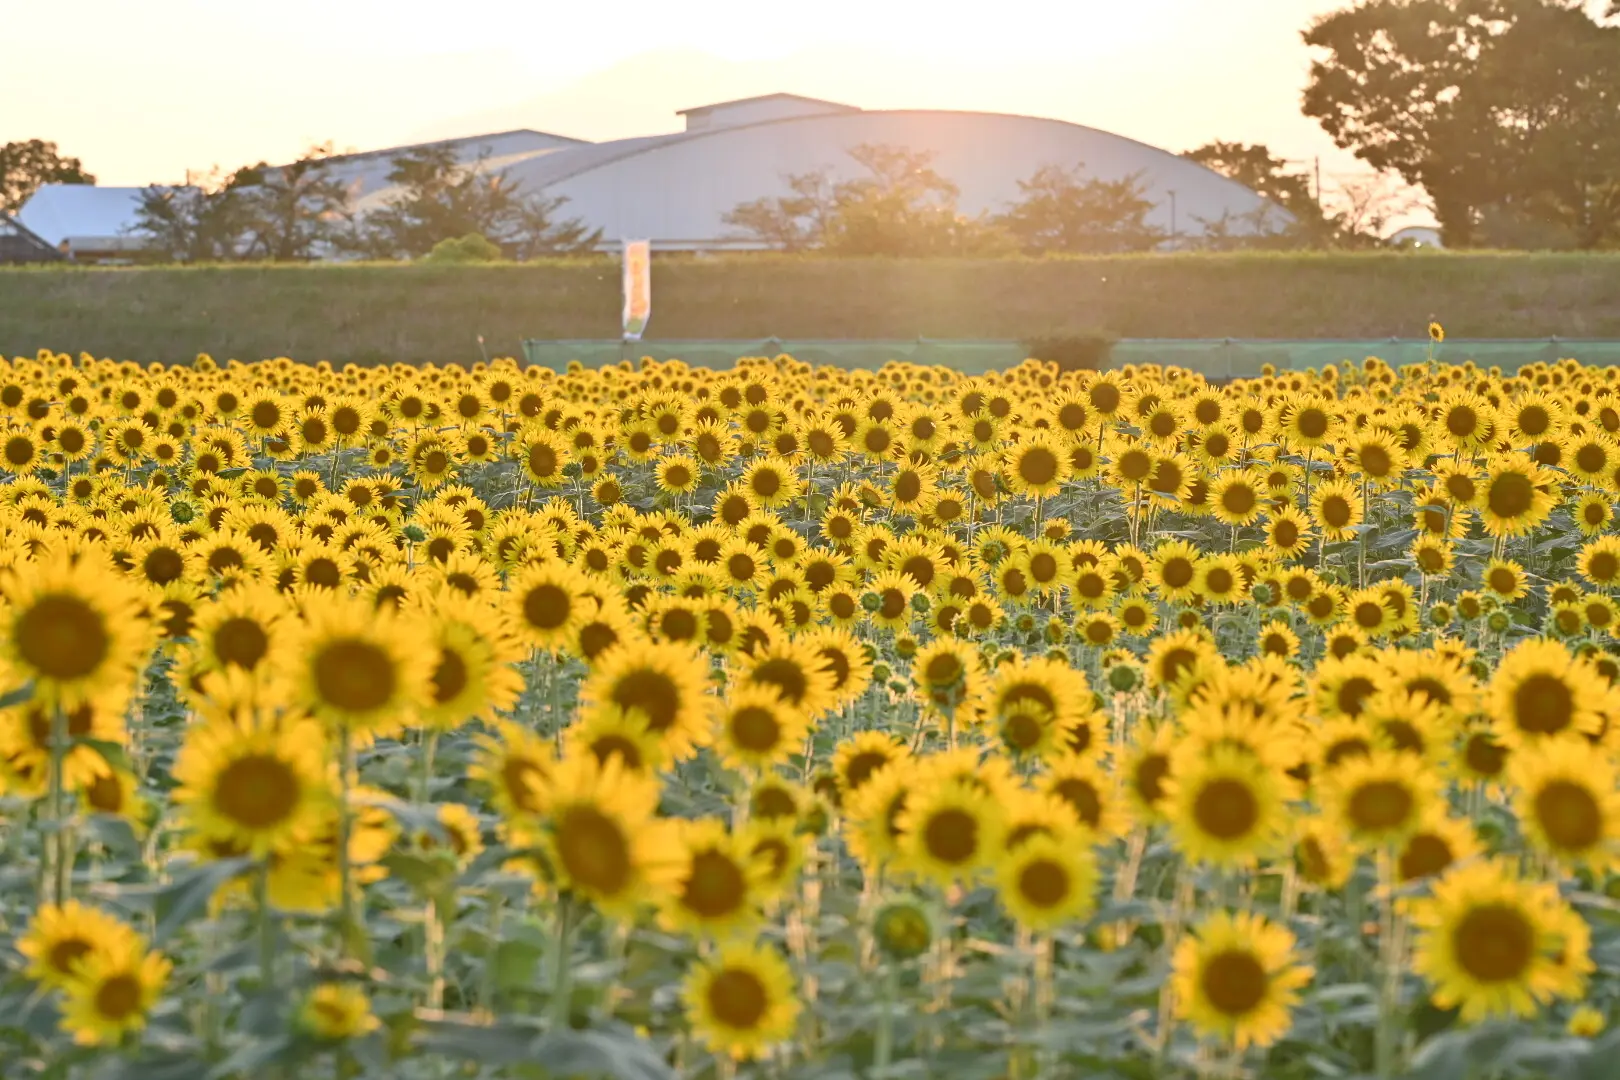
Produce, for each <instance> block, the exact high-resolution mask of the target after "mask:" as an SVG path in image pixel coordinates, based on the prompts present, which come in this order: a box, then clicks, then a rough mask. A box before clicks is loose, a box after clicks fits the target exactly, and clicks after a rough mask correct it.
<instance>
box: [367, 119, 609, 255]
mask: <svg viewBox="0 0 1620 1080" xmlns="http://www.w3.org/2000/svg"><path fill="white" fill-rule="evenodd" d="M388 181H389V183H391V184H393V185H395V187H396V188H398V192H397V194H395V195H394V196H393V197H392V198H391V199H390V200H389V201H388V203H387V204H386V205H384V206H381V207H378V208H377V209H375V210H372V211H370V212H369V213H367V214H365V215H364V216H363V217H361V218H360V219H359V220H358V221H356V222H355V225H354V228H353V231H352V233H351V236H350V241H349V243H350V246H351V247H353V248H354V250H356V251H357V252H359V253H360V254H363V255H366V256H369V257H372V258H382V259H414V258H419V257H421V256H423V255H426V254H427V253H428V252H430V251H432V250H433V246H434V245H435V244H437V243H438V242H439V241H441V240H448V239H453V238H456V237H462V236H468V235H473V234H477V235H482V236H485V237H487V238H489V239H490V240H491V241H492V242H494V243H495V244H496V245H497V246H499V247H500V248H501V250H502V252H503V253H504V254H506V255H507V256H508V257H511V258H532V257H534V256H535V255H540V254H573V253H578V252H584V251H589V250H592V249H594V248H595V247H596V245H597V243H599V242H600V240H601V232H600V230H596V231H591V230H587V229H586V228H585V227H584V226H583V225H581V224H580V223H579V222H578V221H576V220H559V219H558V218H557V211H558V209H559V208H560V207H561V206H562V205H563V200H561V199H557V198H547V197H545V196H525V195H524V194H523V193H522V192H521V190H520V189H519V188H518V185H517V184H516V182H515V181H513V180H511V179H510V178H509V177H506V176H504V175H502V174H501V173H499V172H496V171H494V170H492V169H488V168H486V167H485V162H484V161H483V160H479V161H477V162H473V163H472V164H463V163H462V162H461V161H459V160H458V159H457V157H456V155H455V151H454V150H452V149H451V148H449V147H444V146H429V147H423V148H420V149H416V150H411V151H408V152H406V153H404V154H401V155H400V156H399V157H397V158H395V159H394V162H393V168H392V169H391V170H390V171H389V173H388Z"/></svg>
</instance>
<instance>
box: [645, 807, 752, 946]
mask: <svg viewBox="0 0 1620 1080" xmlns="http://www.w3.org/2000/svg"><path fill="white" fill-rule="evenodd" d="M670 862H671V868H670V871H669V891H668V892H666V893H665V894H664V896H663V898H662V903H661V905H660V912H661V916H662V921H663V923H664V925H665V927H666V928H668V929H670V930H677V931H682V932H686V933H702V934H705V935H708V936H711V937H718V938H725V937H728V936H732V935H734V934H737V933H739V932H745V931H747V930H748V929H750V928H751V927H752V926H753V924H754V923H755V922H757V921H758V920H759V918H760V915H761V910H760V901H761V889H762V886H763V885H764V881H765V877H766V875H767V874H768V872H769V867H768V866H767V865H766V863H765V862H764V860H762V859H757V858H756V857H755V854H754V850H753V845H752V843H751V842H750V838H749V837H747V836H745V835H740V834H732V833H728V832H727V831H726V827H725V825H724V824H722V823H721V822H719V821H716V820H715V819H713V818H703V819H700V820H697V821H683V822H681V823H680V827H679V832H678V837H677V841H676V844H675V847H674V849H673V851H671V853H670Z"/></svg>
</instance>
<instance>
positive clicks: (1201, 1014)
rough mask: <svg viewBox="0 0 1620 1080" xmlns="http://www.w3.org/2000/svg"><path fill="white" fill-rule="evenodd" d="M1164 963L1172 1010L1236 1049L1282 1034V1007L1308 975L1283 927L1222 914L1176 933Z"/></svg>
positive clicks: (1285, 1020) (1286, 1021)
mask: <svg viewBox="0 0 1620 1080" xmlns="http://www.w3.org/2000/svg"><path fill="white" fill-rule="evenodd" d="M1171 969H1172V974H1171V986H1172V993H1173V994H1174V997H1175V1001H1176V1014H1177V1015H1178V1016H1180V1017H1181V1018H1182V1019H1184V1020H1186V1021H1188V1022H1189V1023H1190V1024H1192V1026H1193V1027H1194V1029H1196V1030H1197V1031H1198V1032H1200V1033H1201V1034H1208V1035H1214V1036H1216V1037H1218V1038H1220V1039H1223V1040H1226V1041H1228V1042H1230V1043H1231V1044H1232V1045H1233V1046H1234V1047H1236V1048H1237V1049H1239V1050H1241V1049H1244V1048H1246V1047H1249V1046H1270V1045H1271V1044H1272V1043H1274V1042H1276V1041H1277V1040H1278V1039H1280V1038H1281V1037H1282V1036H1283V1035H1285V1034H1287V1032H1288V1028H1289V1026H1290V1024H1291V1022H1292V1021H1291V1018H1290V1016H1289V1010H1290V1009H1291V1008H1292V1007H1293V1006H1294V1004H1295V1003H1296V1002H1297V1000H1298V998H1299V990H1300V988H1301V987H1303V986H1304V985H1305V984H1306V983H1308V982H1310V980H1311V974H1312V971H1311V968H1310V966H1309V965H1307V964H1303V963H1301V962H1300V961H1299V957H1298V954H1297V952H1296V951H1295V948H1294V935H1293V934H1291V933H1290V932H1289V931H1288V930H1287V928H1285V927H1282V926H1278V925H1277V924H1275V923H1272V922H1270V921H1269V920H1267V919H1266V918H1265V917H1264V916H1262V915H1258V914H1251V913H1240V914H1235V915H1234V914H1228V913H1226V912H1219V913H1217V914H1215V915H1211V916H1209V917H1208V918H1206V919H1204V920H1203V921H1202V922H1201V923H1199V925H1198V926H1197V927H1196V928H1194V930H1193V932H1192V934H1191V935H1190V936H1188V937H1186V938H1184V939H1182V941H1181V943H1180V944H1178V945H1177V946H1176V951H1175V956H1174V957H1173V958H1172V960H1171Z"/></svg>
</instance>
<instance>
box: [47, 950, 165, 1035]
mask: <svg viewBox="0 0 1620 1080" xmlns="http://www.w3.org/2000/svg"><path fill="white" fill-rule="evenodd" d="M173 967H174V965H172V964H171V963H169V961H168V960H166V959H164V958H163V957H162V956H161V955H159V954H158V953H156V952H151V951H149V950H148V949H147V947H146V943H145V942H144V941H143V940H141V939H139V938H135V939H132V940H125V941H123V942H120V943H119V944H118V945H116V946H114V947H112V948H109V949H106V950H104V951H98V952H92V953H90V954H88V955H87V956H85V958H84V959H83V960H81V961H80V962H79V964H78V965H77V967H76V969H75V971H76V974H75V976H74V978H73V980H72V981H71V982H69V984H68V985H67V987H66V994H65V996H64V1000H63V1002H62V1028H63V1030H65V1031H69V1032H72V1034H73V1041H74V1042H76V1043H78V1044H79V1045H81V1046H105V1045H117V1044H118V1043H120V1042H122V1041H123V1040H124V1038H125V1036H127V1035H128V1034H130V1033H131V1032H136V1031H140V1030H141V1029H142V1028H144V1027H145V1026H146V1017H147V1014H148V1013H150V1012H151V1011H152V1006H153V1005H155V1004H157V999H158V997H159V995H161V994H162V993H163V987H164V984H166V983H167V982H168V980H169V973H170V971H172V970H173Z"/></svg>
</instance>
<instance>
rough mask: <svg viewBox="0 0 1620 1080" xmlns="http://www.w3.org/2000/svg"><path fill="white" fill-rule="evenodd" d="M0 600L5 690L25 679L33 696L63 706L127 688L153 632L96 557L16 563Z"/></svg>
mask: <svg viewBox="0 0 1620 1080" xmlns="http://www.w3.org/2000/svg"><path fill="white" fill-rule="evenodd" d="M0 596H4V597H5V600H6V603H5V604H4V606H3V607H0V662H3V663H4V664H5V666H6V668H7V678H8V684H9V685H11V686H18V685H21V684H22V683H25V682H31V683H33V686H34V696H35V697H36V698H37V699H39V700H41V701H42V702H46V703H52V704H59V705H63V706H69V707H70V706H72V705H74V704H77V703H78V702H81V701H85V700H87V699H88V698H90V697H92V696H94V695H95V694H97V693H98V692H100V691H102V690H106V689H108V688H126V689H127V688H128V687H130V686H132V685H133V683H134V680H135V671H136V668H137V667H138V666H139V665H140V664H141V662H142V661H143V659H144V658H145V655H146V650H147V649H148V647H149V646H150V644H151V641H152V636H153V635H152V628H151V625H150V623H149V622H148V621H147V619H146V618H145V617H144V615H143V605H142V604H141V600H140V597H139V595H138V594H137V592H136V591H135V590H134V588H133V587H132V586H131V585H130V584H129V583H128V579H126V578H124V577H122V576H120V575H118V574H115V573H114V572H112V571H111V570H110V569H109V568H107V567H106V566H105V565H104V564H103V563H102V562H101V561H100V560H99V559H96V558H94V557H91V556H89V555H86V557H84V558H81V559H78V560H76V561H75V560H72V559H70V558H67V557H55V556H52V557H47V558H46V559H45V560H44V561H41V562H27V563H19V564H17V565H15V566H13V567H12V568H11V570H10V571H9V572H8V573H7V574H6V576H5V579H4V580H3V581H0Z"/></svg>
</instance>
